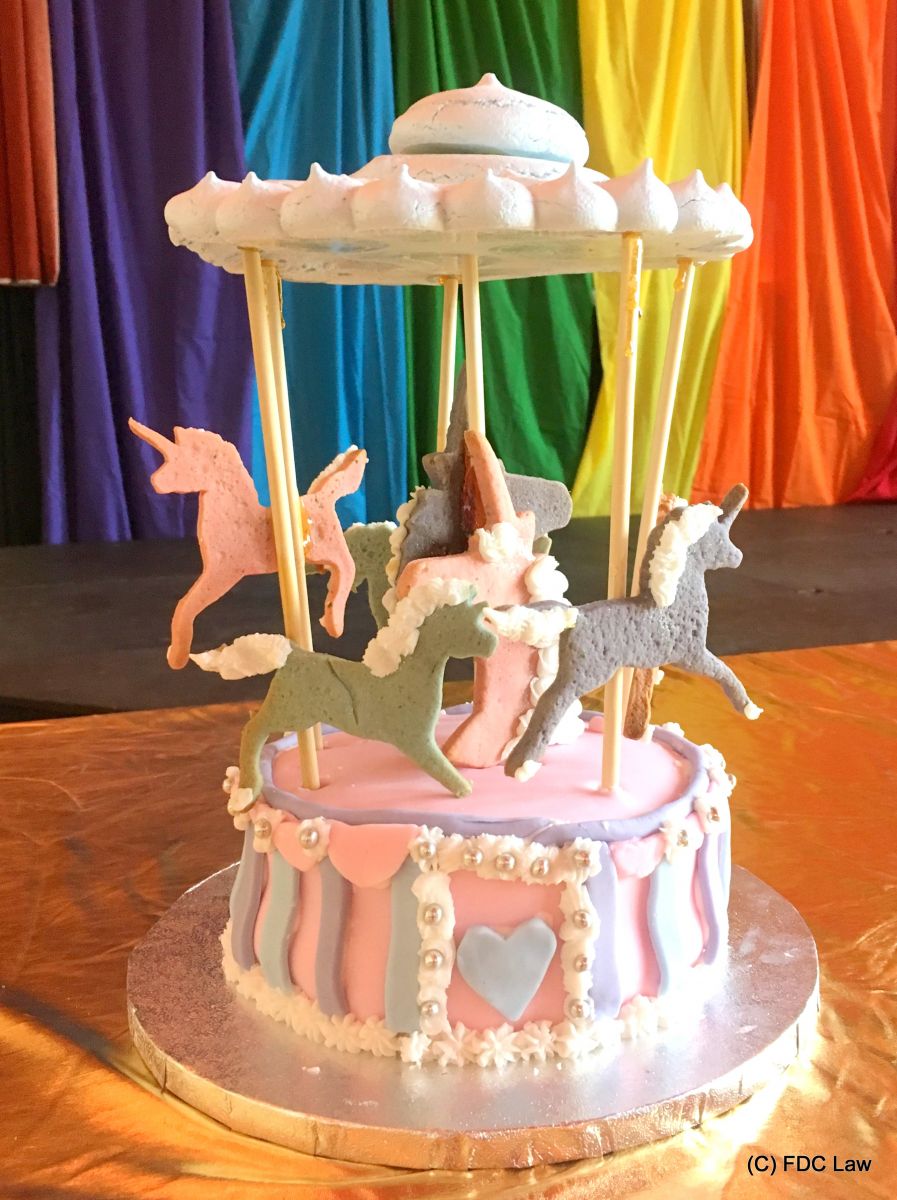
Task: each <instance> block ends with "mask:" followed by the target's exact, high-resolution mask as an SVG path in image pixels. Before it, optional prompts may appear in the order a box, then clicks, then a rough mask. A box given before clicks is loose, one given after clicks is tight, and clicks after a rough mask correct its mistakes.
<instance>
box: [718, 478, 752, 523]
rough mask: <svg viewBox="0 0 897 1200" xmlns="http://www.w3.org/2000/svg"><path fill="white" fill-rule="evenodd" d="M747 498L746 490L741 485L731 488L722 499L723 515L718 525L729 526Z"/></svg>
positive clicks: (737, 484)
mask: <svg viewBox="0 0 897 1200" xmlns="http://www.w3.org/2000/svg"><path fill="white" fill-rule="evenodd" d="M747 498H748V490H747V488H746V487H745V486H744V484H743V483H736V484H735V486H734V487H733V488H730V489H729V491H728V492H726V495H725V497H724V498H723V501H722V504H721V506H720V507H721V508H722V510H723V515H722V516H721V517H720V523H721V524H723V525H731V524H732V522H733V521H734V520H735V518H736V517H737V516H738V514H739V513H740V512H741V510H742V508H743V507H744V502H745V500H747Z"/></svg>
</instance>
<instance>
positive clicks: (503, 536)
mask: <svg viewBox="0 0 897 1200" xmlns="http://www.w3.org/2000/svg"><path fill="white" fill-rule="evenodd" d="M470 546H471V549H473V550H475V551H476V553H477V554H479V556H480V558H481V559H483V561H484V562H503V561H505V560H506V559H510V558H514V557H515V555H518V554H521V553H526V550H527V547H526V545H525V544H524V542H523V539H522V538H521V536H520V533H519V532H518V530H517V527H516V526H515V525H513V524H512V523H511V522H510V521H497V522H496V524H495V525H490V526H489V527H488V528H483V529H476V530H474V532H473V534H472V535H471V538H470Z"/></svg>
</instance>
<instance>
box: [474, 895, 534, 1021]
mask: <svg viewBox="0 0 897 1200" xmlns="http://www.w3.org/2000/svg"><path fill="white" fill-rule="evenodd" d="M557 944H558V940H557V938H556V937H555V935H554V931H553V930H552V929H551V927H550V926H549V925H546V923H545V922H544V921H543V920H542V919H541V918H540V917H533V918H532V920H531V921H525V922H524V923H523V924H522V925H518V926H517V928H516V929H515V930H514V932H513V933H511V934H509V935H508V937H502V935H501V934H500V933H496V931H495V930H494V929H490V928H489V926H488V925H472V926H471V927H470V929H468V930H467V932H466V933H465V934H464V937H463V938H462V939H461V944H460V945H459V947H458V955H457V958H456V960H455V961H456V963H457V967H458V970H459V971H460V972H461V976H462V978H463V979H464V980H465V982H466V983H468V984H469V985H470V986H471V987H472V988H473V990H474V991H475V992H477V993H479V995H481V996H482V997H483V999H484V1000H488V1002H489V1003H490V1004H491V1005H492V1007H493V1008H496V1009H498V1011H499V1012H500V1013H501V1015H502V1016H503V1017H506V1018H507V1020H509V1021H516V1020H517V1018H518V1017H520V1016H522V1015H523V1013H524V1012H525V1011H526V1007H527V1005H528V1004H529V1002H530V1000H532V998H533V996H535V994H536V992H537V991H538V990H539V984H540V983H541V982H542V980H543V979H544V978H545V972H546V971H547V970H548V964H549V963H550V962H551V959H552V956H553V954H554V952H555V949H556V948H557Z"/></svg>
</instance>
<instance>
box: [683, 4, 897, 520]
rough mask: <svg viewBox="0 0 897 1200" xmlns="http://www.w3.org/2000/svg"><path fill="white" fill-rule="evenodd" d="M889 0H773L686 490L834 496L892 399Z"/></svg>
mask: <svg viewBox="0 0 897 1200" xmlns="http://www.w3.org/2000/svg"><path fill="white" fill-rule="evenodd" d="M893 8H894V4H893V0H891V2H890V3H889V2H888V0H862V2H860V0H857V2H856V3H854V2H852V0H851V2H849V3H843V2H842V0H813V2H812V3H807V2H806V0H767V3H766V5H765V14H764V29H763V43H762V57H761V65H760V77H759V81H758V89H757V108H756V112H755V116H754V125H753V131H752V143H751V151H750V156H749V160H748V169H747V175H746V179H745V189H744V200H745V203H746V204H747V206H748V208H749V209H750V211H751V214H752V217H753V220H754V229H755V233H756V242H755V245H754V246H753V247H752V249H751V250H749V251H748V252H747V253H746V254H743V255H739V256H738V258H737V259H736V260H735V264H734V269H733V275H732V286H731V290H730V294H729V305H728V309H727V313H726V321H725V326H724V330H723V338H722V344H721V349H720V357H719V360H718V363H717V369H716V375H715V381H714V387H713V391H712V393H711V401H710V408H709V412H708V419H707V426H706V431H705V437H704V443H703V447H702V455H701V461H700V463H699V466H698V472H697V476H696V479H695V485H694V488H693V492H692V496H693V499H697V500H701V499H714V498H716V497H718V496H720V495H722V493H723V492H724V491H725V490H726V487H727V486H729V485H730V484H731V483H733V482H734V481H736V480H738V479H741V480H743V481H744V482H745V483H747V484H748V486H749V487H750V489H751V493H752V503H753V504H755V505H756V506H760V507H770V506H776V507H780V506H791V505H799V504H833V503H836V502H838V501H841V500H844V499H846V498H847V497H848V496H850V495H851V494H852V493H853V492H854V490H855V489H856V487H857V485H858V483H859V481H860V478H861V476H862V475H863V472H864V469H865V466H866V463H867V461H868V459H869V454H870V450H871V447H872V445H873V442H874V441H875V438H876V435H877V434H878V433H879V431H880V430H881V428H882V425H883V422H884V420H885V416H886V414H887V412H888V409H889V406H890V404H891V401H892V398H893V397H894V395H895V392H897V326H895V317H897V285H895V255H894V223H893V216H892V203H891V201H892V187H893V176H894V171H893V164H894V114H895V113H897V71H895V69H894V62H893V58H894V46H895V36H894V35H895V30H894V28H893V12H892V11H890V10H893Z"/></svg>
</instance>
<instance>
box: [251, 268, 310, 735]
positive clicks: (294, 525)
mask: <svg viewBox="0 0 897 1200" xmlns="http://www.w3.org/2000/svg"><path fill="white" fill-rule="evenodd" d="M262 272H263V274H264V278H265V308H266V310H267V318H268V341H269V342H270V345H271V360H272V363H273V365H274V386H275V392H276V400H277V427H278V430H279V435H280V447H281V450H282V453H283V465H284V473H285V476H286V484H287V492H288V493H289V497H290V530H291V539H292V545H293V561H294V562H295V563H296V581H297V583H298V603H299V615H300V621H301V626H302V629H301V637H299V638H298V639H294V640H296V641H298V644H299V645H300V646H301V647H302V649H303V650H314V642H313V640H312V632H311V612H310V610H309V604H308V582H307V579H306V575H305V528H304V525H303V520H302V501H301V499H300V496H299V485H298V483H297V482H296V455H295V453H294V451H293V427H292V420H291V417H290V393H289V387H288V384H287V362H286V356H285V355H284V349H283V295H282V292H281V286H280V277H279V276H278V274H277V267H276V266H275V264H274V263H273V262H271V261H270V260H269V259H262ZM314 737H315V748H316V749H317V750H322V749H323V747H324V739H323V737H322V736H321V726H320V725H315V727H314Z"/></svg>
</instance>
